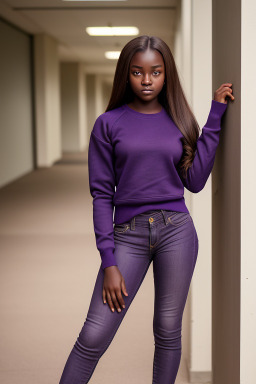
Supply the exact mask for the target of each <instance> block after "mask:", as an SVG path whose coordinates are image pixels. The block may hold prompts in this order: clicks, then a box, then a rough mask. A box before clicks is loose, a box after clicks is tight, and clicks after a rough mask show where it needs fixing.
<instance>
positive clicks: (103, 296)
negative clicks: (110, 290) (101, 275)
mask: <svg viewBox="0 0 256 384" xmlns="http://www.w3.org/2000/svg"><path fill="white" fill-rule="evenodd" d="M102 298H103V303H104V304H106V291H105V288H103V291H102Z"/></svg>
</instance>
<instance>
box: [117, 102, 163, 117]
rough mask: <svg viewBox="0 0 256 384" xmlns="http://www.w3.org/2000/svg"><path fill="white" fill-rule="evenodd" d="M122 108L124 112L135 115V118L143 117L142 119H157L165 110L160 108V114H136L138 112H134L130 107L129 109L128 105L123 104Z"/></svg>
mask: <svg viewBox="0 0 256 384" xmlns="http://www.w3.org/2000/svg"><path fill="white" fill-rule="evenodd" d="M124 108H125V110H126V111H128V112H130V113H132V114H133V115H135V116H137V117H144V118H152V117H153V118H154V117H159V116H161V115H163V114H164V112H165V109H164V107H163V106H162V109H161V111H160V112H156V113H143V112H138V111H135V109H132V108H131V107H129V106H128V104H124Z"/></svg>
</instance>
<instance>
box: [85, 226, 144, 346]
mask: <svg viewBox="0 0 256 384" xmlns="http://www.w3.org/2000/svg"><path fill="white" fill-rule="evenodd" d="M142 232H143V229H141V230H140V229H139V228H137V229H136V230H135V231H132V230H131V229H130V227H129V229H128V230H126V231H125V232H121V231H120V232H119V231H118V228H116V230H115V233H114V239H115V258H116V261H117V264H118V268H119V270H120V272H121V274H122V276H123V277H124V280H125V285H126V289H127V292H128V296H125V295H124V294H123V292H122V293H121V294H122V296H123V299H124V302H125V308H122V307H121V306H120V307H121V312H118V311H117V310H116V308H115V306H114V308H115V311H114V312H112V311H111V309H110V307H109V305H108V303H106V304H104V303H103V296H102V291H103V282H104V271H103V270H102V269H101V268H99V271H98V274H97V278H96V282H95V286H94V289H93V293H92V297H91V301H90V305H89V309H88V313H87V317H86V320H85V322H84V325H83V327H82V330H81V332H80V334H79V342H80V343H81V344H82V345H86V346H87V347H89V348H91V350H92V351H94V353H96V354H102V352H103V350H104V349H105V348H106V347H107V346H108V345H109V344H110V342H111V340H112V338H113V336H114V334H115V332H116V331H117V329H118V327H119V325H120V323H121V321H122V319H123V317H124V316H125V314H126V312H127V311H128V309H129V306H130V304H131V303H132V301H133V299H134V297H135V295H136V293H137V291H138V290H139V287H140V285H141V284H142V282H143V280H144V277H145V275H146V273H147V270H148V268H149V265H150V256H149V252H148V247H147V246H146V244H145V243H146V242H147V240H146V239H145V233H144V232H143V233H142Z"/></svg>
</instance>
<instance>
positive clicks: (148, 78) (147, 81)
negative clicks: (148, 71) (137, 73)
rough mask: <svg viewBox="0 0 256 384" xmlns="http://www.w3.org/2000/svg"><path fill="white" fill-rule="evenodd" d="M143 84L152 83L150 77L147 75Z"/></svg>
mask: <svg viewBox="0 0 256 384" xmlns="http://www.w3.org/2000/svg"><path fill="white" fill-rule="evenodd" d="M142 82H143V83H151V78H150V75H145V77H144V78H143V80H142Z"/></svg>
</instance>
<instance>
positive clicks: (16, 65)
mask: <svg viewBox="0 0 256 384" xmlns="http://www.w3.org/2000/svg"><path fill="white" fill-rule="evenodd" d="M31 40H32V37H31V36H30V35H28V34H26V33H24V32H22V31H21V30H19V29H17V28H16V27H14V26H12V25H10V24H9V23H7V22H5V21H4V20H2V19H0V52H1V60H0V187H2V186H4V185H6V184H8V183H10V182H11V181H13V180H15V179H17V178H18V177H21V176H22V175H24V174H26V173H27V172H29V171H31V170H32V169H33V168H34V166H33V131H32V128H33V113H32V110H33V107H32V73H31V44H32V41H31Z"/></svg>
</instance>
